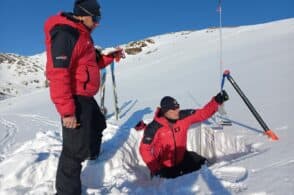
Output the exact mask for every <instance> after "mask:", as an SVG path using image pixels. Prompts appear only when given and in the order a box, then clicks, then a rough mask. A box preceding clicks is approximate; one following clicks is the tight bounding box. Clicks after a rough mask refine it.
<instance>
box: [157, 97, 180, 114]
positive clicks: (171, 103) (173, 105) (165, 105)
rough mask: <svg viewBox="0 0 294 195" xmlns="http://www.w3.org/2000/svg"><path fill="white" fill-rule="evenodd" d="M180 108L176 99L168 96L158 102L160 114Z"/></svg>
mask: <svg viewBox="0 0 294 195" xmlns="http://www.w3.org/2000/svg"><path fill="white" fill-rule="evenodd" d="M179 107H180V104H179V103H178V102H177V100H176V99H174V98H173V97H170V96H165V97H163V98H162V99H161V101H160V108H161V111H162V113H166V112H167V111H168V110H175V109H178V108H179Z"/></svg>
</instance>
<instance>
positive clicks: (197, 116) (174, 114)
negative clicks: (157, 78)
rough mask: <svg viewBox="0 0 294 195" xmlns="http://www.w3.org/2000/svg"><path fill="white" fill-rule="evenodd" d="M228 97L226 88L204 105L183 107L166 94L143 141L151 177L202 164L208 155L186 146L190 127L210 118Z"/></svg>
mask: <svg viewBox="0 0 294 195" xmlns="http://www.w3.org/2000/svg"><path fill="white" fill-rule="evenodd" d="M228 99H229V96H228V94H227V93H226V92H225V91H222V92H220V93H218V94H217V95H216V96H215V97H213V98H212V99H211V101H210V102H208V103H207V104H206V105H205V106H204V107H203V108H202V109H196V110H195V109H190V110H180V105H179V104H178V102H177V101H176V100H175V99H174V98H172V97H170V96H166V97H164V98H162V100H161V102H160V108H158V109H157V111H156V113H155V117H154V120H153V121H152V122H151V123H150V124H148V125H147V127H146V129H145V131H144V136H143V139H142V141H141V144H140V154H141V156H142V158H143V160H144V162H145V163H146V164H147V166H148V168H149V170H150V173H151V177H153V176H160V177H163V178H175V177H178V176H181V175H184V174H187V173H191V172H193V171H195V170H198V169H200V168H201V165H202V164H204V163H205V161H206V159H205V158H204V157H202V156H200V155H199V154H197V153H195V152H191V151H187V148H186V145H187V133H188V132H187V131H188V128H189V127H190V126H191V125H192V124H194V123H199V122H201V121H205V120H207V119H208V118H209V117H211V116H212V115H213V114H214V113H215V112H216V111H217V110H218V106H219V105H221V104H222V103H223V102H225V101H227V100H228Z"/></svg>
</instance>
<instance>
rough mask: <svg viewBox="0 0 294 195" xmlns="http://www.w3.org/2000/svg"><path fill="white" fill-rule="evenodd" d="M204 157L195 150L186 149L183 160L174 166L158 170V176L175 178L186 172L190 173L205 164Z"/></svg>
mask: <svg viewBox="0 0 294 195" xmlns="http://www.w3.org/2000/svg"><path fill="white" fill-rule="evenodd" d="M205 161H206V158H204V157H202V156H200V155H199V154H197V153H196V152H190V151H186V152H185V155H184V159H183V161H182V162H181V163H180V164H178V165H176V166H174V167H164V168H162V169H161V170H160V172H159V176H160V177H162V178H176V177H178V176H181V175H185V174H187V173H191V172H193V171H196V170H198V169H200V168H201V166H202V165H203V164H205Z"/></svg>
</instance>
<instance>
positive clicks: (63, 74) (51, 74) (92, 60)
mask: <svg viewBox="0 0 294 195" xmlns="http://www.w3.org/2000/svg"><path fill="white" fill-rule="evenodd" d="M44 31H45V38H46V51H47V64H46V76H47V79H48V80H49V88H50V96H51V99H52V101H53V102H54V104H55V106H56V108H57V110H58V112H59V113H60V115H61V116H66V115H74V114H75V105H74V100H73V95H83V96H94V95H95V94H96V93H97V92H98V90H99V84H100V71H99V70H100V69H101V68H104V67H105V66H107V65H108V64H110V63H111V62H112V61H113V57H108V56H103V57H102V58H101V59H100V60H99V61H98V62H97V60H96V52H95V48H94V44H93V41H92V38H91V35H90V33H91V32H90V30H89V29H88V28H87V27H86V26H85V25H83V24H82V23H81V22H79V21H78V20H76V19H74V18H73V16H72V14H66V13H61V14H58V15H56V16H52V17H50V18H49V19H48V20H47V21H46V23H45V27H44Z"/></svg>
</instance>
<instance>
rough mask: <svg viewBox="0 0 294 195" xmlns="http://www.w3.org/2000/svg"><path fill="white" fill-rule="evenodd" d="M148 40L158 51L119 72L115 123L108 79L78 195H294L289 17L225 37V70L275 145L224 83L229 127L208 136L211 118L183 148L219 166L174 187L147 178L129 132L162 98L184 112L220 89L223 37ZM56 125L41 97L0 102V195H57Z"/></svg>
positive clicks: (292, 24)
mask: <svg viewBox="0 0 294 195" xmlns="http://www.w3.org/2000/svg"><path fill="white" fill-rule="evenodd" d="M152 39H153V40H154V41H155V44H149V45H148V46H147V47H145V48H144V49H143V52H141V53H140V54H138V55H134V56H130V55H129V56H127V58H126V59H125V60H124V61H122V62H121V63H120V64H119V65H117V66H116V67H117V69H116V79H117V90H118V94H119V103H120V106H121V113H120V120H119V121H115V120H114V118H113V116H112V114H113V106H112V102H113V99H112V89H111V82H110V77H108V78H107V79H108V81H107V89H106V90H107V94H106V99H107V100H106V106H107V107H108V110H109V114H110V116H109V117H110V118H109V119H108V127H107V129H106V130H105V132H104V137H103V144H102V153H101V155H100V157H99V158H98V159H97V160H96V161H88V162H85V163H84V165H83V172H82V176H81V179H82V183H83V193H84V194H148V195H149V194H178V193H181V194H258V195H265V194H294V179H293V173H294V152H293V148H294V142H293V141H292V140H293V137H294V131H293V127H294V120H293V115H292V113H293V111H292V110H293V108H294V101H293V100H294V92H293V87H292V85H293V83H294V79H293V73H294V56H293V51H294V19H287V20H282V21H277V22H272V23H267V24H261V25H254V26H243V27H235V28H225V29H223V43H224V45H223V47H224V49H223V58H224V60H223V61H224V66H225V68H228V69H230V70H231V75H232V76H233V77H234V79H235V80H236V81H237V83H238V84H239V86H240V87H241V88H242V90H243V91H244V93H245V94H246V95H247V96H248V98H249V99H250V100H251V102H252V104H253V105H254V106H255V107H256V109H257V110H258V111H259V113H260V115H261V116H262V117H263V118H264V120H265V121H266V122H267V123H268V125H269V126H270V128H271V129H272V130H273V131H274V132H275V133H276V134H277V135H278V136H279V138H280V140H279V141H277V142H273V141H271V140H269V139H268V138H267V137H266V136H264V135H263V133H262V132H263V131H262V129H261V127H260V126H259V124H258V123H257V122H256V120H255V119H254V118H253V116H252V115H251V114H250V112H249V110H248V109H247V107H246V106H245V104H244V103H243V102H242V100H241V98H240V97H239V96H238V95H237V93H236V92H235V91H234V89H233V88H232V87H231V86H230V84H229V83H228V82H226V84H225V89H226V90H227V92H228V93H229V95H230V100H229V101H228V103H226V106H225V107H226V111H227V112H228V116H229V117H230V118H231V120H232V121H233V126H231V127H225V128H224V129H223V130H212V129H211V127H213V126H214V120H209V121H208V122H207V123H205V124H198V125H195V126H193V127H192V128H191V129H190V130H189V139H188V147H189V149H191V150H194V151H197V152H199V153H201V154H202V155H205V156H207V157H208V158H210V159H211V160H212V161H213V162H215V163H214V164H213V165H211V166H210V167H208V168H207V167H203V168H202V169H201V170H199V171H197V172H194V173H191V174H188V175H185V176H182V177H178V178H176V179H172V180H165V179H159V178H155V179H153V180H150V177H149V172H148V170H147V168H146V166H145V164H144V162H143V161H142V159H141V157H140V155H139V152H138V146H139V143H140V140H141V137H142V134H143V132H137V131H135V130H134V129H133V128H132V127H133V126H134V125H135V124H136V122H137V121H138V120H140V119H142V118H143V119H144V120H145V121H151V120H152V118H153V112H154V110H155V108H156V106H158V104H159V101H160V99H161V98H162V96H164V95H171V96H174V97H175V98H176V99H177V100H178V101H179V102H180V104H181V108H193V107H195V108H196V107H199V106H202V105H204V104H205V103H206V102H207V101H208V100H209V99H210V98H211V97H212V96H213V95H215V94H216V93H217V92H218V91H219V80H220V73H219V65H218V64H219V63H218V40H219V33H218V30H217V29H210V30H201V31H194V32H179V33H173V34H167V35H161V36H156V37H152ZM96 98H97V100H99V96H98V95H97V97H96ZM216 119H217V118H216ZM59 123H60V119H59V117H58V115H57V113H56V111H55V108H54V106H53V105H52V103H51V101H50V99H49V94H48V91H47V89H45V90H39V91H35V92H33V93H31V94H26V95H23V96H19V97H15V98H9V99H6V100H3V101H1V102H0V128H1V133H0V136H1V137H0V155H1V156H0V194H9V195H12V194H53V193H54V192H55V190H54V181H55V173H56V166H57V163H58V157H59V155H60V151H61V144H62V141H61V133H60V132H61V131H60V130H61V128H60V124H59Z"/></svg>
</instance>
